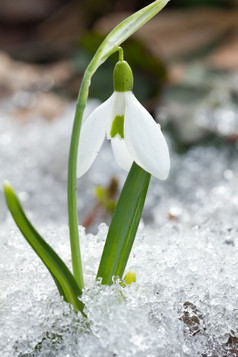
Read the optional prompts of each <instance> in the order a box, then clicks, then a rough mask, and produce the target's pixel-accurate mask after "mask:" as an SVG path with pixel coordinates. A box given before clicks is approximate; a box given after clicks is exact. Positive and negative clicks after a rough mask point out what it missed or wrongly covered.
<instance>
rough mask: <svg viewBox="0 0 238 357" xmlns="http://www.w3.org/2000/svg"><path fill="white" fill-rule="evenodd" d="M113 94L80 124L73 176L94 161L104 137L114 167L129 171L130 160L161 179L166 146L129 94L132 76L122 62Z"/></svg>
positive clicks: (166, 170)
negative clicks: (107, 142)
mask: <svg viewBox="0 0 238 357" xmlns="http://www.w3.org/2000/svg"><path fill="white" fill-rule="evenodd" d="M113 82H114V92H113V94H112V95H111V97H110V98H109V99H107V100H106V101H105V102H104V103H103V104H101V105H100V106H99V107H97V108H96V109H95V110H94V111H93V112H92V113H91V114H90V115H89V117H88V118H87V119H86V121H85V122H84V123H83V125H82V129H81V133H80V141H79V150H78V168H77V176H78V177H80V176H82V175H83V174H84V173H85V172H86V171H87V170H88V169H89V168H90V167H91V165H92V163H93V161H94V160H95V158H96V156H97V154H98V152H99V150H100V148H101V146H102V144H103V141H104V138H105V136H107V138H108V139H109V140H111V145H112V150H113V153H114V156H115V159H116V161H117V162H118V164H119V165H120V166H121V167H122V168H123V169H125V170H127V171H129V169H130V167H131V165H132V163H133V161H135V162H136V163H137V165H139V166H141V167H142V168H143V169H144V170H145V171H147V172H149V173H150V174H151V175H153V176H155V177H157V178H159V179H161V180H165V179H166V178H167V177H168V173H169V169H170V158H169V151H168V146H167V143H166V141H165V138H164V136H163V134H162V132H161V129H160V125H159V124H157V123H156V122H155V121H154V119H153V118H152V116H151V115H150V114H149V112H148V111H147V110H146V109H145V108H144V107H143V106H142V105H141V104H140V102H139V101H138V100H137V99H136V97H135V96H134V94H133V93H132V88H133V74H132V71H131V68H130V66H129V65H128V63H127V62H126V61H124V60H119V62H117V64H116V66H115V68H114V72H113Z"/></svg>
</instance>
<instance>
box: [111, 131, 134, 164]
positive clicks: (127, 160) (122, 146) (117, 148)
mask: <svg viewBox="0 0 238 357" xmlns="http://www.w3.org/2000/svg"><path fill="white" fill-rule="evenodd" d="M111 144H112V151H113V154H114V157H115V159H116V161H117V163H118V165H119V166H120V167H121V168H122V169H124V170H126V171H129V170H130V168H131V165H132V163H133V160H132V157H131V155H130V154H129V152H128V150H127V147H126V143H125V140H124V139H120V138H117V137H115V138H113V139H112V140H111Z"/></svg>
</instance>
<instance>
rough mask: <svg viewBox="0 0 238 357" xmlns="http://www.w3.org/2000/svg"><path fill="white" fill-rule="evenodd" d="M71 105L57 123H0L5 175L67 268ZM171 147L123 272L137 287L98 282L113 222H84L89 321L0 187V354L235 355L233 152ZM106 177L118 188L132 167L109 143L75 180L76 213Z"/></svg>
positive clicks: (237, 173)
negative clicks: (167, 167)
mask: <svg viewBox="0 0 238 357" xmlns="http://www.w3.org/2000/svg"><path fill="white" fill-rule="evenodd" d="M94 106H95V103H94V102H92V103H91V108H89V110H91V109H92V108H93V107H94ZM73 112H74V105H73V104H72V105H69V106H68V108H67V109H66V110H65V112H64V114H63V115H62V117H61V118H59V119H58V120H56V121H53V122H47V121H44V120H43V119H41V118H39V119H35V120H34V121H27V122H24V123H18V122H16V121H14V120H11V119H10V118H9V117H7V113H6V112H3V113H2V115H1V118H0V127H1V132H0V155H1V170H0V180H1V181H3V180H5V179H8V180H9V181H10V182H11V184H12V186H13V188H14V189H15V190H16V191H17V192H18V195H19V197H20V199H21V201H22V203H23V206H24V207H25V209H26V211H27V214H28V216H29V217H30V219H31V220H32V222H33V223H34V225H35V226H36V228H37V229H38V230H39V231H40V233H41V234H42V236H43V237H44V238H45V239H46V240H47V242H49V243H50V244H51V245H52V246H53V248H54V249H55V250H56V251H57V253H58V254H59V255H60V256H61V257H62V258H63V260H64V261H65V262H66V263H67V265H68V266H69V267H70V268H71V262H70V247H69V238H68V228H67V197H66V179H67V155H68V147H69V140H70V132H71V127H72V118H73ZM168 141H169V142H170V139H169V138H168ZM170 144H171V142H170ZM170 151H171V159H172V164H171V165H172V170H171V174H170V177H169V179H168V180H167V181H166V182H162V181H159V180H157V179H154V178H153V179H152V182H151V185H150V188H149V193H148V197H147V201H146V207H145V211H144V215H143V219H142V221H141V223H140V227H139V231H138V234H137V237H136V240H135V244H134V247H133V251H132V253H131V256H130V259H129V262H128V266H127V269H126V271H128V270H135V271H136V275H137V282H136V283H133V284H131V285H130V286H127V287H126V288H123V287H122V286H121V285H120V284H119V282H118V281H115V283H114V284H113V285H112V286H102V285H101V284H100V281H97V282H95V276H96V272H97V268H98V265H99V260H100V255H101V252H102V249H103V244H104V241H105V238H106V234H107V230H108V227H107V225H106V224H105V223H101V224H100V225H99V227H98V229H97V231H96V232H94V231H93V232H94V234H93V233H86V232H85V230H84V228H83V227H81V226H80V227H79V232H80V240H81V246H82V256H83V265H84V273H85V286H86V288H85V290H84V293H83V296H82V300H83V301H84V303H85V311H86V313H87V316H88V320H86V319H85V318H83V317H82V316H81V315H80V314H76V313H75V312H73V311H72V309H71V308H70V306H69V305H68V304H67V303H65V302H64V301H62V299H61V298H60V297H59V295H58V292H57V290H56V288H55V285H54V282H53V280H52V278H51V276H50V275H49V273H48V271H47V270H46V268H45V267H44V266H43V264H42V263H41V261H40V260H39V258H38V257H37V256H36V255H35V253H34V252H33V251H32V249H31V248H30V247H29V246H28V244H27V243H26V241H25V240H24V238H23V237H22V236H21V234H20V232H19V231H18V229H17V227H16V226H15V224H14V222H13V221H12V218H11V217H10V215H9V213H8V212H7V208H6V205H5V203H4V198H3V193H2V192H0V246H1V249H0V281H1V292H0V296H1V299H0V304H1V314H0V351H1V355H2V356H4V357H13V356H14V357H15V356H19V357H23V356H24V357H33V356H37V357H38V356H41V357H43V356H44V357H47V356H51V357H54V356H57V357H61V356H62V357H63V356H64V357H76V356H90V357H91V356H98V357H107V356H109V357H113V356H118V357H119V356H123V357H127V356H128V357H129V356H138V357H140V356H151V357H155V356H159V357H171V356H172V357H182V356H183V357H195V356H201V357H208V356H218V357H222V356H230V357H231V356H237V354H238V352H237V351H238V340H237V339H238V323H237V321H238V274H237V271H238V259H237V257H238V224H237V216H238V185H237V182H238V165H237V148H235V145H233V147H229V146H228V145H221V146H220V147H215V146H212V145H210V146H209V145H208V146H196V147H194V148H191V149H190V150H188V151H187V152H186V153H184V154H181V155H178V154H177V153H175V152H174V151H173V147H172V145H170ZM111 175H116V176H117V177H118V178H119V181H120V185H122V184H123V181H124V179H125V173H124V172H123V171H122V170H121V169H120V168H119V167H118V166H117V165H116V163H115V162H114V160H113V156H112V153H111V148H110V144H109V143H108V142H105V145H104V146H103V149H102V151H101V152H100V154H99V155H98V158H97V160H96V161H95V163H94V164H93V167H92V168H91V169H90V171H89V172H88V174H86V175H85V176H84V177H83V178H82V179H81V180H79V182H78V191H79V215H80V219H81V216H82V214H83V213H84V212H87V211H89V210H90V208H89V207H90V206H92V201H93V194H92V191H93V187H94V185H96V184H104V185H106V184H107V182H108V181H109V179H110V176H111ZM81 220H82V219H81Z"/></svg>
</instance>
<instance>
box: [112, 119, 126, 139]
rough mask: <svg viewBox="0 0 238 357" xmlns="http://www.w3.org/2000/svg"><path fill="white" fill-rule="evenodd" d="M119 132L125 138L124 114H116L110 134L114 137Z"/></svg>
mask: <svg viewBox="0 0 238 357" xmlns="http://www.w3.org/2000/svg"><path fill="white" fill-rule="evenodd" d="M117 134H119V135H120V137H121V138H122V139H124V115H116V116H115V119H114V120H113V122H112V128H111V131H110V135H111V137H112V138H114V137H115V136H116V135H117Z"/></svg>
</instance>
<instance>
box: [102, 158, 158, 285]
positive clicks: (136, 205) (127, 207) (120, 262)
mask: <svg viewBox="0 0 238 357" xmlns="http://www.w3.org/2000/svg"><path fill="white" fill-rule="evenodd" d="M150 177H151V175H150V174H149V173H148V172H146V171H144V170H143V169H142V168H141V167H139V166H138V165H137V164H136V163H135V162H134V163H133V165H132V167H131V169H130V172H129V174H128V176H127V179H126V182H125V184H124V187H123V189H122V192H121V195H120V198H119V200H118V203H117V206H116V209H115V212H114V215H113V217H112V221H111V225H110V227H109V231H108V235H107V239H106V243H105V246H104V250H103V254H102V258H101V261H100V265H99V269H98V273H97V278H99V277H100V278H102V283H103V284H108V285H110V284H112V277H113V276H118V277H120V278H122V275H123V273H124V270H125V267H126V264H127V260H128V258H129V255H130V252H131V248H132V245H133V242H134V239H135V235H136V231H137V228H138V225H139V222H140V218H141V214H142V210H143V207H144V203H145V197H146V193H147V190H148V186H149V183H150Z"/></svg>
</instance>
